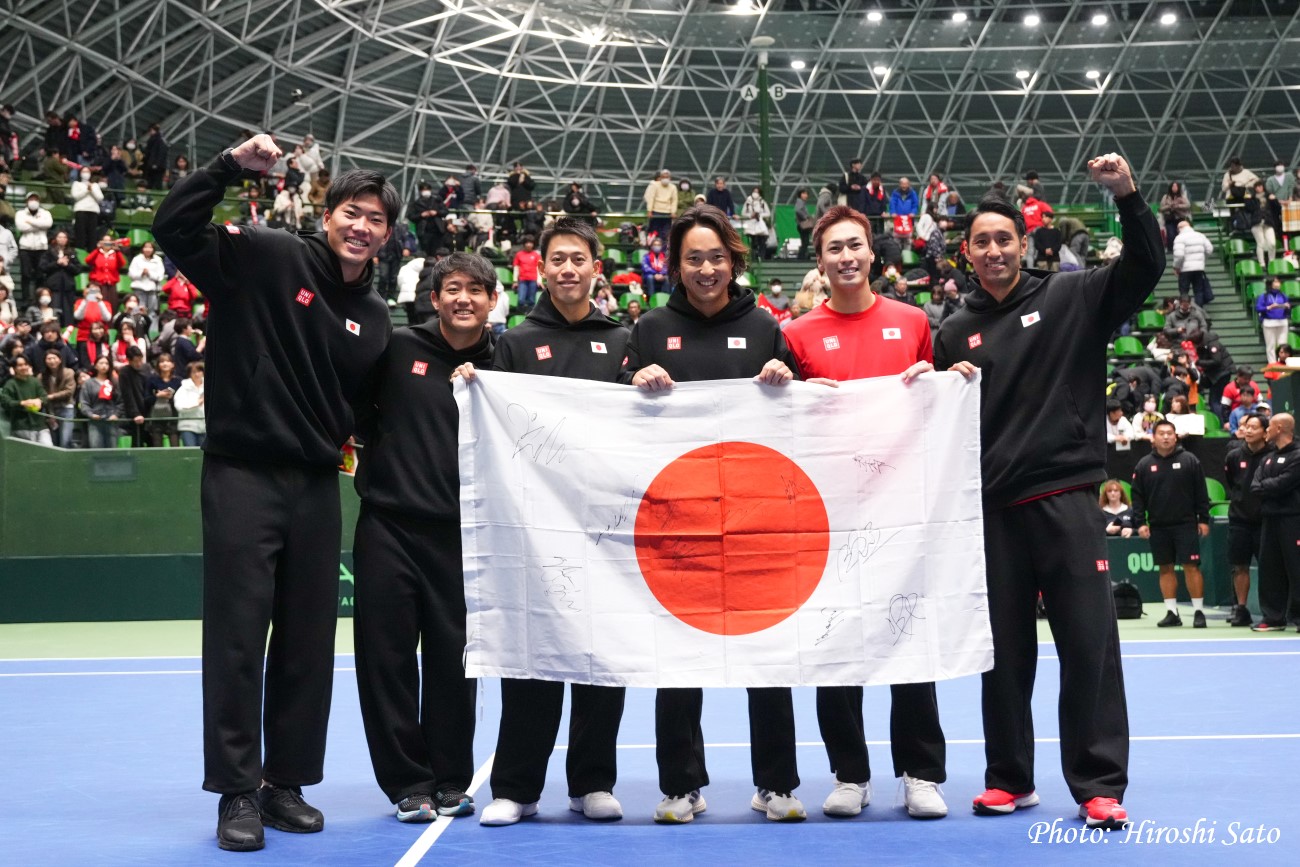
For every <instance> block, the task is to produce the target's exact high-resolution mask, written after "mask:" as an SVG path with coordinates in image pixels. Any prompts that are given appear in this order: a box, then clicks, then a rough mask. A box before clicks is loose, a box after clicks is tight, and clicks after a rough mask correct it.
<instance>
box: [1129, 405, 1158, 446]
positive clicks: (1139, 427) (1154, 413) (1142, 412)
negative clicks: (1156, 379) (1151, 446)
mask: <svg viewBox="0 0 1300 867" xmlns="http://www.w3.org/2000/svg"><path fill="white" fill-rule="evenodd" d="M1163 419H1164V415H1163V414H1161V413H1160V412H1159V411H1158V410H1157V408H1156V397H1155V395H1153V394H1148V395H1147V396H1146V397H1144V398H1143V399H1142V408H1141V409H1139V410H1138V411H1137V412H1136V413H1135V414H1134V415H1133V439H1135V440H1147V441H1150V440H1151V438H1152V436H1153V435H1154V434H1155V431H1156V422H1158V421H1161V420H1163Z"/></svg>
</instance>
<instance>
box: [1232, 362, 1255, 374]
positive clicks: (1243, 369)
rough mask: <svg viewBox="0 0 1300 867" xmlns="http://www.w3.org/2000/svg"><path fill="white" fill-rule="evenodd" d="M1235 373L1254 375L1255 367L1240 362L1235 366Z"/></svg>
mask: <svg viewBox="0 0 1300 867" xmlns="http://www.w3.org/2000/svg"><path fill="white" fill-rule="evenodd" d="M1236 374H1237V376H1254V375H1255V368H1253V367H1251V366H1250V365H1248V364H1242V365H1239V366H1238V367H1237V371H1236Z"/></svg>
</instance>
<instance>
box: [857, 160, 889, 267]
mask: <svg viewBox="0 0 1300 867" xmlns="http://www.w3.org/2000/svg"><path fill="white" fill-rule="evenodd" d="M850 207H852V203H850ZM888 208H889V195H888V194H887V193H886V192H885V181H884V178H882V177H881V176H880V172H872V173H871V177H870V178H868V179H867V185H866V186H865V187H864V188H863V190H862V207H861V208H857V209H856V210H860V211H862V213H864V214H866V215H867V218H868V219H869V220H871V227H872V229H873V230H874V231H875V232H876V233H877V234H879V233H880V232H881V230H883V229H884V214H885V211H886V210H887V209H888ZM872 249H876V247H875V245H874V244H872ZM877 252H879V251H878V250H877Z"/></svg>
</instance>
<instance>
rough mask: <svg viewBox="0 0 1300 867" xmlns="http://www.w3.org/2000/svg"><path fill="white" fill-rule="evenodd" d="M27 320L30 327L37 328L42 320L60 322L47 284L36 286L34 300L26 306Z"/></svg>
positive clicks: (56, 323)
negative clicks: (30, 324)
mask: <svg viewBox="0 0 1300 867" xmlns="http://www.w3.org/2000/svg"><path fill="white" fill-rule="evenodd" d="M27 321H28V322H30V323H32V328H34V329H38V330H39V329H40V327H41V323H43V322H53V323H54V324H55V325H58V324H60V323H59V310H58V308H57V307H55V306H54V299H53V297H52V296H51V295H50V290H49V287H48V286H40V287H37V289H36V302H35V303H34V304H32V306H30V307H28V308H27Z"/></svg>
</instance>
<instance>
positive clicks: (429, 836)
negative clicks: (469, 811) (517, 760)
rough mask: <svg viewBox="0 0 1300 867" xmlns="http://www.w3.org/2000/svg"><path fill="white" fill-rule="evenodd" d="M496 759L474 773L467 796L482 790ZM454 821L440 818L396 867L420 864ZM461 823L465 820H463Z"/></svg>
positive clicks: (494, 755)
mask: <svg viewBox="0 0 1300 867" xmlns="http://www.w3.org/2000/svg"><path fill="white" fill-rule="evenodd" d="M495 758H496V753H493V754H492V755H490V756H488V758H487V761H486V762H484V763H483V765H482V767H480V768H479V769H478V770H477V771H475V772H474V779H473V780H471V781H470V784H469V792H468V793H467V794H470V795H473V794H474V793H475V792H477V791H478V790H479V789H480V788H482V786H483V783H485V782H486V781H487V778H488V775H489V774H491V773H492V760H493V759H495ZM454 821H456V820H455V819H454V818H452V817H451V816H439V817H438V818H437V819H435V820H434V821H433V824H431V825H430V826H429V827H428V828H426V829H425V830H424V833H423V834H421V835H420V836H419V838H418V839H416V841H415V843H413V844H412V845H411V848H410V849H407V850H406V854H405V855H403V856H402V858H401V860H400V861H398V862H397V865H396V867H414V865H416V864H419V863H420V859H421V858H423V857H424V856H425V854H427V853H428V851H429V849H430V848H432V847H433V844H434V843H436V842H438V838H439V837H441V836H442V834H443V832H444V831H446V830H447V829H448V828H450V827H451V823H452V822H454ZM461 821H465V820H464V819H462V820H461Z"/></svg>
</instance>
